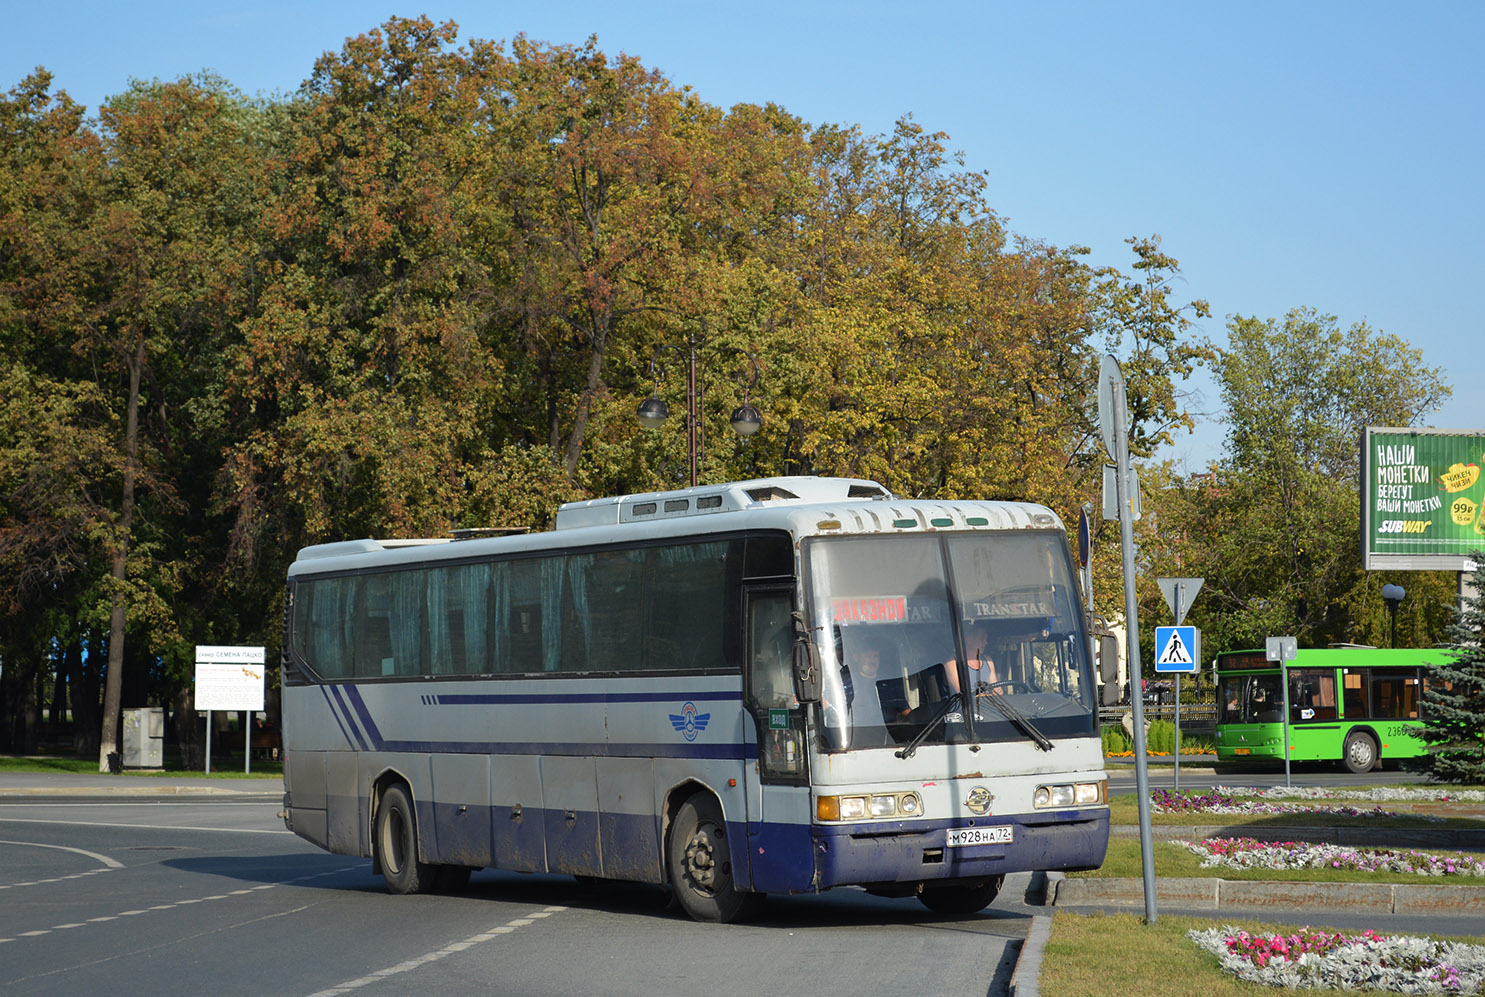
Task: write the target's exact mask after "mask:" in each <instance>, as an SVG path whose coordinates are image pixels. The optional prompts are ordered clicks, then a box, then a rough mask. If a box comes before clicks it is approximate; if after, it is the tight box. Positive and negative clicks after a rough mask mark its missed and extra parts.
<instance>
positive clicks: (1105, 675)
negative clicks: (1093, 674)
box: [1098, 634, 1119, 706]
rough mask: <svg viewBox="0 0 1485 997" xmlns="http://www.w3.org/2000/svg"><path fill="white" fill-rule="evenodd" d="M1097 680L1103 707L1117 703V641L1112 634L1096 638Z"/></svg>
mask: <svg viewBox="0 0 1485 997" xmlns="http://www.w3.org/2000/svg"><path fill="white" fill-rule="evenodd" d="M1098 679H1099V681H1100V682H1101V683H1102V684H1103V705H1105V706H1113V705H1114V704H1116V703H1117V702H1119V640H1118V638H1117V637H1115V636H1113V635H1112V634H1100V635H1099V638H1098Z"/></svg>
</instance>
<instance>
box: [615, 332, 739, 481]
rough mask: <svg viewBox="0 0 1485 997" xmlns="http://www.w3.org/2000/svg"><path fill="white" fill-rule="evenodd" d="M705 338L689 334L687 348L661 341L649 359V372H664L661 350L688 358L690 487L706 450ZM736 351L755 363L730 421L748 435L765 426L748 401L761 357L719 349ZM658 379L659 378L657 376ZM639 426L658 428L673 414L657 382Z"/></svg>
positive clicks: (641, 412) (643, 407) (644, 404)
mask: <svg viewBox="0 0 1485 997" xmlns="http://www.w3.org/2000/svg"><path fill="white" fill-rule="evenodd" d="M705 345H706V344H705V341H704V340H702V339H700V338H699V337H697V336H696V334H695V333H691V334H690V335H688V336H687V337H686V347H685V349H684V350H682V349H681V347H679V346H673V345H670V344H661V345H660V346H657V347H655V356H654V358H653V359H652V360H651V361H650V372H651V374H655V373H656V372H657V371H662V370H663V368H662V367H661V365H660V353H661V351H662V350H675V351H676V352H677V353H680V354H683V355H684V356H685V358H686V452H687V454H688V456H689V458H690V465H691V486H692V487H693V488H694V487H695V486H696V481H697V466H698V464H699V462H700V459H701V457H702V455H703V453H704V452H705V446H706V433H705V429H704V427H703V425H702V420H701V414H702V412H703V411H704V408H705V397H704V396H705V388H704V386H703V385H702V383H701V380H700V378H699V377H698V376H697V375H698V370H699V368H698V361H699V359H700V358H699V357H698V355H697V354H698V351H699V350H700V349H701V348H702V347H704V346H705ZM730 354H737V355H739V356H743V357H745V358H746V359H747V361H748V362H749V363H750V364H751V365H752V368H753V370H752V376H751V377H750V378H749V380H748V382H747V384H745V385H744V386H743V403H742V404H741V405H739V406H738V407H737V408H735V409H733V410H732V418H731V419H730V420H729V421H730V422H731V424H732V429H733V431H734V432H736V433H737V434H738V435H739V436H742V437H748V436H752V435H753V434H754V433H756V432H758V430H759V428H760V427H762V425H763V416H762V415H760V414H759V412H758V410H757V409H756V408H754V407H753V405H752V403H751V402H749V401H748V394H749V392H750V391H752V389H753V387H754V386H755V385H756V384H757V383H758V358H757V357H755V356H753V355H752V354H750V353H744V352H743V351H742V350H739V349H736V348H733V347H724V348H722V349H721V350H718V351H717V354H716V355H717V356H725V355H730ZM657 379H658V378H657ZM635 416H636V417H637V418H638V419H639V423H640V425H642V426H644V427H645V428H646V429H659V428H660V427H661V426H662V425H664V423H665V420H666V419H668V418H669V417H670V406H668V405H666V404H665V402H664V401H662V400H661V399H660V397H659V390H658V385H657V387H656V390H655V391H652V392H651V393H650V397H648V398H646V399H645V400H644V401H642V402H640V404H639V408H638V409H637V410H636V411H635Z"/></svg>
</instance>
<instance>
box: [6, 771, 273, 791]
mask: <svg viewBox="0 0 1485 997" xmlns="http://www.w3.org/2000/svg"><path fill="white" fill-rule="evenodd" d="M283 791H284V784H283V781H282V780H281V779H280V778H278V777H277V776H270V777H265V778H262V779H206V778H202V777H200V776H191V775H188V774H184V773H174V772H172V773H168V774H164V775H161V774H149V775H144V774H140V775H103V774H101V773H98V774H82V773H73V772H0V796H277V795H280V794H282V793H283Z"/></svg>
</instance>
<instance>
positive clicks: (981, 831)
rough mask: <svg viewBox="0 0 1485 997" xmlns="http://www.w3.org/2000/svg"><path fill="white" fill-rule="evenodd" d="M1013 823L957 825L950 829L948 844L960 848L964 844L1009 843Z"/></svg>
mask: <svg viewBox="0 0 1485 997" xmlns="http://www.w3.org/2000/svg"><path fill="white" fill-rule="evenodd" d="M1010 843H1011V825H1009V824H997V825H995V826H993V827H956V828H952V829H951V830H950V831H949V841H948V845H949V847H950V848H959V847H962V846H964V845H1009V844H1010Z"/></svg>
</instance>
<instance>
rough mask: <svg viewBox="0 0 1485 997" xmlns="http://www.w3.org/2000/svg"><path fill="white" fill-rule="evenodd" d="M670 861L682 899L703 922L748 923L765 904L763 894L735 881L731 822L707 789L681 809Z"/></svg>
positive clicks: (674, 824)
mask: <svg viewBox="0 0 1485 997" xmlns="http://www.w3.org/2000/svg"><path fill="white" fill-rule="evenodd" d="M665 864H666V871H667V872H669V873H670V882H671V886H672V887H673V888H674V890H675V895H676V899H677V900H679V901H680V904H681V907H682V909H684V910H685V912H686V913H687V914H689V915H691V917H692V918H694V919H695V920H697V921H710V922H714V923H721V924H726V923H729V922H732V921H742V920H746V919H747V918H750V917H752V916H754V915H755V914H757V913H758V911H759V910H760V909H761V908H762V906H763V894H761V893H746V892H743V891H741V890H738V889H737V888H736V885H735V884H734V883H733V880H732V855H731V852H730V851H729V849H728V847H727V823H726V821H725V820H724V819H723V817H722V808H721V807H720V806H719V805H718V804H717V801H716V800H714V799H712V798H711V797H710V796H707V795H706V794H704V793H698V794H697V795H695V796H692V797H690V798H689V799H687V800H686V802H685V803H682V804H681V808H680V810H678V811H677V812H676V815H675V820H674V822H672V824H671V826H670V837H669V838H668V839H667V844H666V849H665Z"/></svg>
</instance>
